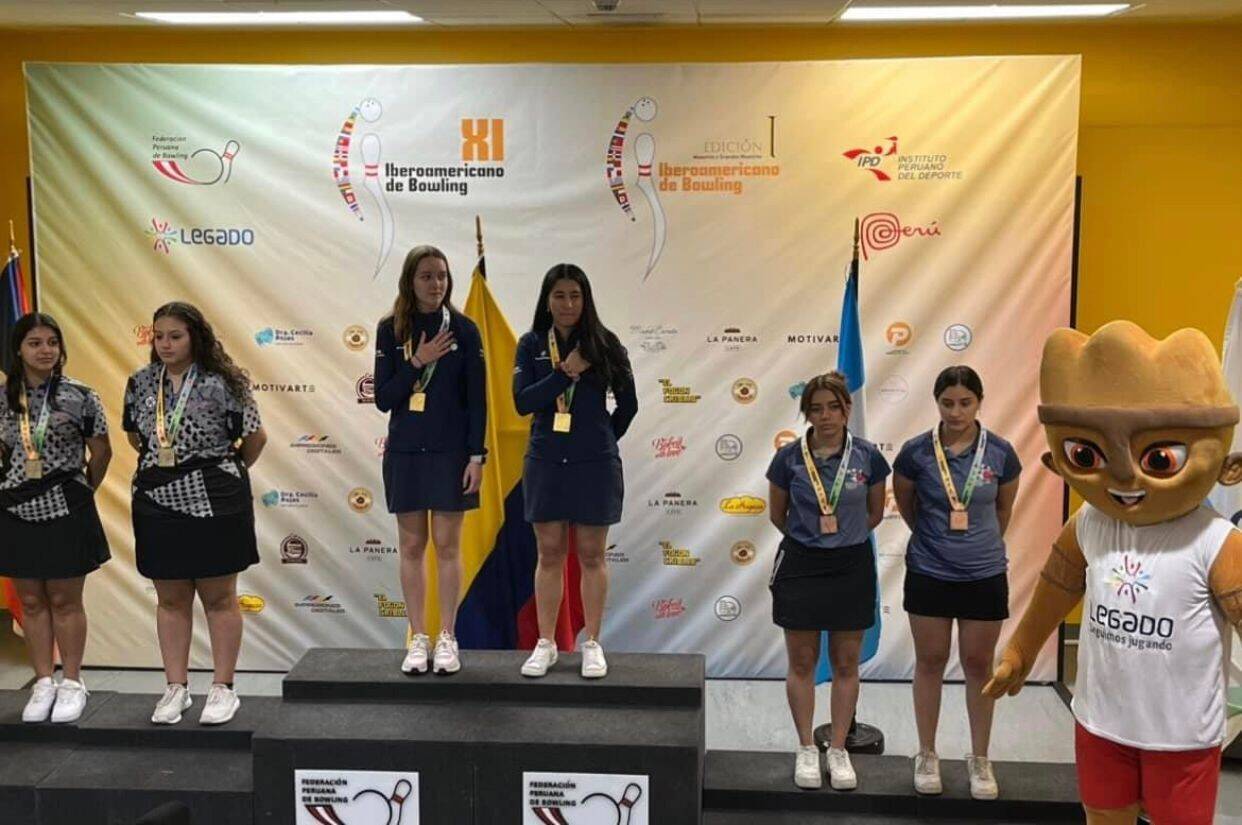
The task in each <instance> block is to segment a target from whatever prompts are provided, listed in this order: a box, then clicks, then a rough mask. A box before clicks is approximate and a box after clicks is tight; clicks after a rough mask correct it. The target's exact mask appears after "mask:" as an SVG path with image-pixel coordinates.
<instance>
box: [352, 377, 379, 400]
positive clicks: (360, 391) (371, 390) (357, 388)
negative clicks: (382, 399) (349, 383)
mask: <svg viewBox="0 0 1242 825" xmlns="http://www.w3.org/2000/svg"><path fill="white" fill-rule="evenodd" d="M354 394H355V395H356V396H357V397H358V403H359V404H374V403H375V376H374V375H372V374H371V373H369V372H368V373H367V374H366V375H364V376H362V377H361V378H359V379H358V380H357V381H355V382H354Z"/></svg>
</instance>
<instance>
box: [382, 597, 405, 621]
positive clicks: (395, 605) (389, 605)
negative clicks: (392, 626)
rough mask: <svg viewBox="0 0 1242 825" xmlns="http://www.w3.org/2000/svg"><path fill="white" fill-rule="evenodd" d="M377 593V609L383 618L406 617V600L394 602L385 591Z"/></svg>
mask: <svg viewBox="0 0 1242 825" xmlns="http://www.w3.org/2000/svg"><path fill="white" fill-rule="evenodd" d="M374 595H375V610H376V612H377V613H378V614H379V617H380V618H381V619H404V618H406V616H405V602H394V601H392V600H391V599H389V598H388V597H387V596H385V595H384V594H383V593H376V594H374Z"/></svg>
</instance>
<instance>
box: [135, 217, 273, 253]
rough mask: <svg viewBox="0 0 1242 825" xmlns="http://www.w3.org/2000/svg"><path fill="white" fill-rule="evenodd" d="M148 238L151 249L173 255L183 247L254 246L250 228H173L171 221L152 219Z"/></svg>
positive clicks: (252, 231) (148, 227) (252, 232)
mask: <svg viewBox="0 0 1242 825" xmlns="http://www.w3.org/2000/svg"><path fill="white" fill-rule="evenodd" d="M146 236H147V238H148V239H150V241H151V249H153V250H155V251H156V252H163V253H164V254H165V255H169V254H171V253H172V248H173V247H174V246H177V245H181V246H254V230H253V229H250V228H248V227H207V226H187V227H178V226H173V224H172V223H171V222H170V221H166V220H163V219H162V218H152V219H151V221H150V223H148V224H147V228H146Z"/></svg>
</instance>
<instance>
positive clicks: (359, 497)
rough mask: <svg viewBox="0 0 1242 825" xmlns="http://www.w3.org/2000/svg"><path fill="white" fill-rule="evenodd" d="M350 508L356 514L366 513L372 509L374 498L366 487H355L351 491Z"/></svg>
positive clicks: (349, 497)
mask: <svg viewBox="0 0 1242 825" xmlns="http://www.w3.org/2000/svg"><path fill="white" fill-rule="evenodd" d="M348 501H349V508H350V509H351V510H353V511H354V512H355V513H365V512H366V511H367V510H370V509H371V503H372V501H373V498H372V496H371V491H370V490H368V489H367V488H366V487H355V488H354V489H352V490H350V491H349V496H348Z"/></svg>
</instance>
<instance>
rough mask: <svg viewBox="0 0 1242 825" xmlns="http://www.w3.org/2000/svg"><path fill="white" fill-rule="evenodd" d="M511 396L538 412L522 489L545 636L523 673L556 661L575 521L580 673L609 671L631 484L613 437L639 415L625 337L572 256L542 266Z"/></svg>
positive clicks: (524, 410)
mask: <svg viewBox="0 0 1242 825" xmlns="http://www.w3.org/2000/svg"><path fill="white" fill-rule="evenodd" d="M609 390H611V391H612V394H613V397H614V398H615V399H616V405H615V409H614V410H613V411H612V412H609V411H608V403H607V401H608V392H609ZM513 398H514V403H515V404H516V406H517V411H518V412H519V413H520V414H522V415H529V414H532V413H533V414H534V419H533V420H532V422H531V428H530V445H529V447H528V448H527V450H526V462H525V465H524V467H523V476H522V492H523V494H524V496H525V498H526V520H527V521H529V522H530V523H531V525H532V526H533V527H534V528H535V540H536V542H537V543H538V545H539V565H538V567H537V568H536V570H535V602H536V607H537V610H538V614H539V642H538V644H536V645H535V650H534V651H533V652H532V653H531V655H530V658H529V659H527V660H526V663H525V664H524V665H522V674H523V675H524V676H543V675H544V674H545V673H547V671H548V667H550V666H551V665H552V664H554V663H555V662H556V643H555V642H554V641H553V635H554V633H555V628H556V616H557V613H558V612H559V610H560V605H561V595H562V593H561V589H562V585H561V582H562V576H563V571H564V567H565V554H566V552H567V550H568V544H569V540H568V529H569V527H570V526H572V527H573V528H574V530H575V537H576V548H577V551H578V561H579V563H580V564H581V567H582V604H583V609H584V611H585V613H586V632H587V641H586V644H584V645H583V646H582V676H583V677H584V678H587V679H598V678H600V677H603V676H604V675H606V674H607V673H608V664H607V662H606V661H605V660H604V651H603V648H601V647H600V644H599V641H598V638H599V628H600V624H601V622H602V621H603V616H604V601H605V598H606V596H607V593H608V574H607V571H606V570H605V568H604V547H605V542H606V541H607V538H608V527H609V525H612V524H616V523H617V522H618V521H620V520H621V502H622V499H623V498H624V491H625V488H624V482H623V480H622V475H621V456H620V454H619V453H618V451H617V439H619V438H620V437H621V436H623V435H625V431H626V429H628V428H629V426H630V422H631V421H633V420H634V415H635V414H636V413H637V412H638V397H637V395H636V394H635V392H634V373H633V371H632V370H631V368H630V360H629V356H628V355H627V354H626V352H625V347H623V346H621V341H620V340H619V339H618V338H617V336H616V335H614V334H613V333H612V332H611V331H609V330H608V329H607V328H606V327H605V326H604V325H603V324H602V323H600V320H599V315H598V314H596V311H595V302H594V299H593V298H592V297H591V284H590V282H589V281H588V280H587V277H586V273H584V272H583V271H582V270H581V269H580V268H578V267H577V266H574V265H573V264H557V265H556V266H554V267H552V268H551V269H550V270H548V274H547V275H545V276H544V279H543V286H542V287H541V288H540V291H539V303H538V304H536V306H535V320H534V323H533V324H531V330H530V332H528V333H526V334H525V335H523V336H522V338H521V340H519V341H518V345H517V364H516V365H515V367H514V371H513Z"/></svg>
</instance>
